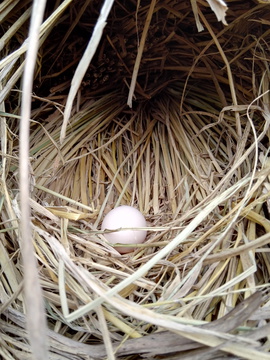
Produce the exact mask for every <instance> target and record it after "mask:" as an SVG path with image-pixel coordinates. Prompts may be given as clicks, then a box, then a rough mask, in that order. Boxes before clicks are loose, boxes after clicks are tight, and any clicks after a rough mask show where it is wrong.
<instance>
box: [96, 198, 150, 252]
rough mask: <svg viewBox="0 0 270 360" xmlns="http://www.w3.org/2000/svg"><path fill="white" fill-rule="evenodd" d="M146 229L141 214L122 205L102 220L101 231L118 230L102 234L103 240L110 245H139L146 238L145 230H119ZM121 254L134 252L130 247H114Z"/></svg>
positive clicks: (132, 208)
mask: <svg viewBox="0 0 270 360" xmlns="http://www.w3.org/2000/svg"><path fill="white" fill-rule="evenodd" d="M141 227H146V221H145V218H144V216H143V215H142V213H141V212H140V211H139V210H137V209H135V208H134V207H132V206H127V205H122V206H119V207H117V208H115V209H113V210H111V211H110V212H109V213H108V214H107V215H106V216H105V218H104V220H103V222H102V225H101V230H119V231H115V232H111V233H104V237H105V239H106V240H107V241H108V242H109V243H111V244H118V243H119V244H141V243H143V242H144V240H145V238H146V233H147V231H146V230H135V229H134V230H121V228H141ZM115 248H116V250H117V251H119V252H120V253H121V254H124V253H128V252H131V251H133V250H134V248H132V247H124V246H117V247H115Z"/></svg>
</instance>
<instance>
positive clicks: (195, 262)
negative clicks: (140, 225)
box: [0, 0, 270, 360]
mask: <svg viewBox="0 0 270 360" xmlns="http://www.w3.org/2000/svg"><path fill="white" fill-rule="evenodd" d="M108 3H109V2H108ZM30 5H31V2H30V1H23V2H19V3H16V2H14V1H13V2H10V1H4V2H3V4H2V5H0V19H1V22H2V30H1V31H3V36H2V38H1V40H0V44H1V45H2V44H3V45H2V46H1V48H2V55H3V56H2V60H1V61H0V71H1V73H0V74H1V75H0V79H1V89H0V90H1V92H0V99H1V100H0V103H1V109H0V111H1V112H0V115H1V154H2V175H1V199H0V204H1V215H2V216H1V229H0V236H1V243H0V247H1V249H0V264H1V274H0V279H1V282H0V286H1V290H0V294H1V295H0V301H1V303H0V306H1V307H0V309H1V320H0V321H1V340H0V341H1V346H0V354H1V356H2V357H3V359H28V358H30V352H31V348H30V346H29V345H28V342H27V333H26V319H27V316H28V317H29V316H30V315H29V312H28V313H27V314H26V312H25V306H26V305H27V296H26V295H27V294H26V292H27V291H29V290H27V286H26V284H23V282H24V281H23V279H24V275H25V274H26V268H27V267H28V271H29V270H30V271H33V272H34V271H35V268H33V265H31V267H30V266H29V264H28V262H27V261H26V260H25V261H24V263H23V265H22V258H21V256H22V255H21V254H23V249H24V245H23V241H21V240H25V239H24V238H23V239H21V240H19V238H20V231H21V230H22V229H21V228H20V226H21V219H22V218H21V210H22V205H21V200H20V199H19V198H18V194H19V193H20V194H21V193H22V186H23V185H22V184H21V185H20V188H19V174H18V169H19V153H20V152H19V137H21V133H19V130H18V129H19V123H20V121H22V120H20V110H21V100H22V97H21V92H20V91H19V90H18V88H19V86H20V83H19V79H20V78H21V76H22V71H23V69H24V61H25V55H24V54H25V51H26V50H27V42H25V39H26V38H27V34H28V20H29V16H30V12H29V9H30ZM97 5H98V2H95V1H92V2H91V1H86V2H84V1H63V2H62V1H58V2H57V3H56V4H55V5H50V4H48V5H47V8H46V12H45V13H46V16H45V20H44V22H43V24H42V25H41V30H40V44H39V45H40V47H39V53H38V57H37V65H36V69H35V76H34V78H35V79H34V84H33V85H34V87H33V96H32V113H31V121H30V130H31V131H30V139H29V142H28V145H29V149H30V162H28V161H27V160H28V159H27V158H26V159H21V161H26V164H27V167H28V168H29V171H30V176H29V177H28V176H27V177H28V178H29V182H30V193H31V196H30V199H29V206H30V207H31V226H32V229H33V233H32V239H33V247H34V254H35V257H36V259H37V269H36V270H37V271H38V275H39V279H40V285H41V287H42V290H43V296H44V300H45V311H46V315H47V322H48V332H47V334H48V344H49V358H50V359H66V358H69V359H104V358H107V359H110V360H111V359H116V357H121V358H123V359H140V358H142V357H144V356H147V357H148V358H149V359H156V358H157V356H158V357H159V358H161V359H163V358H166V359H179V358H180V357H181V359H197V358H200V359H221V358H224V356H226V355H227V356H228V358H233V359H238V358H244V359H254V358H256V357H258V358H259V359H270V355H269V336H268V334H269V324H268V319H269V295H268V287H269V273H270V268H269V247H268V244H269V241H270V235H269V234H270V219H269V212H270V203H269V194H270V162H269V135H270V133H269V121H270V117H269V69H268V67H269V64H268V52H269V49H268V43H269V40H270V39H269V37H270V32H269V30H268V24H269V21H270V20H269V14H270V12H269V9H268V6H267V5H263V4H260V5H257V4H255V2H253V1H247V2H245V4H243V2H241V1H235V0H232V1H228V6H229V11H228V16H227V18H226V20H227V22H228V24H229V25H228V26H227V27H224V26H223V25H222V24H220V23H218V22H217V21H216V18H215V15H214V14H213V13H212V11H211V10H210V9H209V8H208V7H207V4H206V3H204V2H203V1H199V2H198V5H199V16H200V19H201V22H202V24H203V26H204V28H205V30H204V31H203V32H201V33H198V31H197V28H196V22H195V20H194V14H193V13H192V10H191V5H190V3H189V2H186V3H185V2H179V3H175V2H172V1H165V2H163V3H160V2H158V1H157V2H155V1H152V2H147V3H146V2H141V4H140V5H141V6H139V4H137V3H136V2H115V4H114V6H113V7H112V10H111V11H110V14H109V17H108V24H107V26H106V27H105V30H104V34H103V37H102V39H101V42H100V43H99V46H98V48H97V52H96V54H95V55H94V56H93V54H92V55H91V56H92V57H93V58H92V61H91V65H90V67H89V68H88V70H87V72H86V75H85V76H84V78H83V82H82V84H81V86H80V89H79V91H78V93H77V97H76V99H75V102H73V100H74V99H72V96H71V95H70V94H72V91H74V90H76V85H74V83H72V84H71V79H72V77H73V74H74V73H76V72H75V71H76V69H77V70H78V68H77V65H78V64H79V61H80V59H82V58H83V51H84V49H85V48H86V47H87V43H88V41H89V39H90V38H91V33H92V31H93V27H94V25H95V24H96V23H97V19H98V16H99V11H100V8H99V7H98V6H97ZM1 6H2V7H1ZM1 16H2V17H1ZM147 17H148V19H150V18H151V22H150V24H149V23H147V21H146V20H147ZM138 41H139V46H138ZM137 50H138V51H137ZM88 60H89V57H88ZM134 73H136V76H134ZM70 84H71V92H69V88H70ZM73 86H74V87H73ZM75 92H76V91H75ZM128 94H130V96H128ZM69 96H71V97H70V99H71V100H72V101H71V103H72V104H73V106H72V107H70V117H69V116H68V115H67V114H68V111H67V107H65V106H66V105H67V101H69V100H67V99H68V98H69ZM127 102H128V103H129V105H131V102H132V108H130V106H127ZM64 113H65V115H64ZM64 116H66V117H64ZM64 118H65V120H64V121H63V119H64ZM63 124H64V125H63ZM62 125H63V126H62ZM20 140H21V138H20ZM21 146H23V143H22V142H21ZM26 185H27V182H26ZM26 203H27V204H28V201H27V200H26ZM120 204H129V205H132V206H135V207H136V208H138V209H139V210H140V211H141V212H142V213H143V214H144V215H145V217H146V219H147V224H148V235H147V240H146V242H145V243H144V244H141V245H138V246H137V247H136V250H135V251H133V252H131V253H129V254H126V255H120V254H119V253H118V252H117V251H116V250H115V249H114V248H113V246H111V245H110V244H108V243H106V242H105V240H104V237H103V235H102V232H101V231H100V225H101V222H102V219H103V217H104V215H105V214H106V213H107V212H108V211H109V210H110V209H112V208H113V207H115V206H118V205H120ZM19 230H20V231H19ZM133 246H134V245H132V247H133ZM24 250H25V249H24ZM24 257H25V259H26V256H25V255H24ZM23 285H25V287H24V294H23V293H22V289H23ZM33 293H34V290H33ZM39 311H40V310H39ZM36 315H39V314H36ZM34 318H35V316H34ZM28 321H29V320H28ZM43 339H44V337H43V338H42V337H39V340H43ZM30 340H31V334H30ZM32 340H33V339H32ZM157 342H158V346H157ZM32 350H33V349H32ZM44 354H45V353H44ZM40 358H42V354H40Z"/></svg>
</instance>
